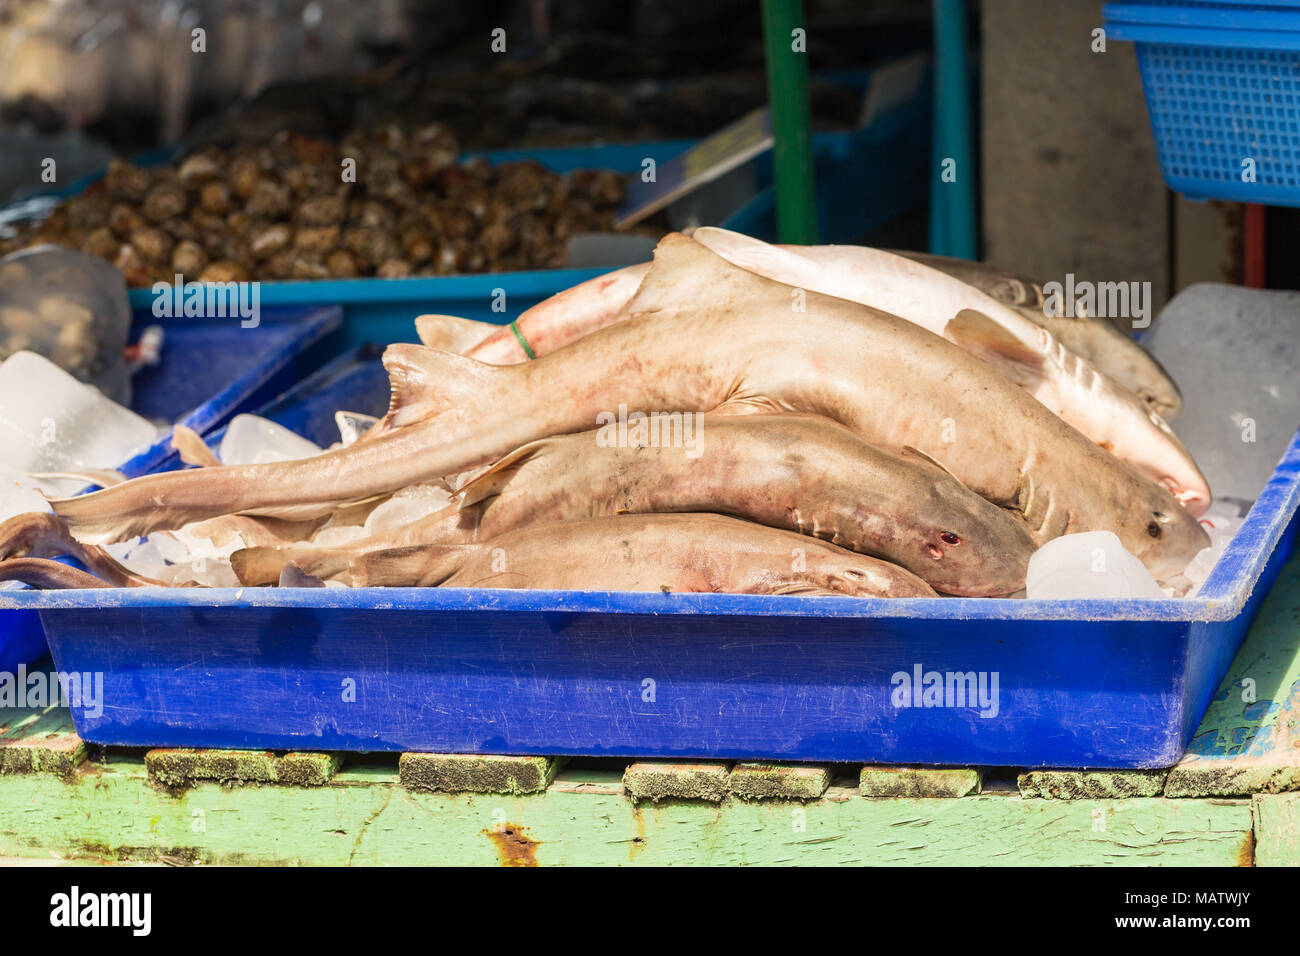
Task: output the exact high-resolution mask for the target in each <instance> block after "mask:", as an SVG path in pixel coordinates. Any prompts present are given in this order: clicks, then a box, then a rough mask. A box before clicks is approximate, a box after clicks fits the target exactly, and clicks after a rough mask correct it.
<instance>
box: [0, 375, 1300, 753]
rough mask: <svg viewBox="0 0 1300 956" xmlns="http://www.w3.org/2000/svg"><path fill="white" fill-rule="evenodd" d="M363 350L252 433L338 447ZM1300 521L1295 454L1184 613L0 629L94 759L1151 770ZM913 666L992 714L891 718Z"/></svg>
mask: <svg viewBox="0 0 1300 956" xmlns="http://www.w3.org/2000/svg"><path fill="white" fill-rule="evenodd" d="M375 354H376V353H375V352H374V351H368V352H367V351H360V352H357V353H354V354H352V355H349V356H345V357H344V358H342V359H339V360H338V361H336V362H335V363H333V364H332V365H330V366H328V367H327V368H325V369H323V370H322V371H321V372H319V373H318V374H316V375H314V376H313V377H312V378H311V379H309V380H308V381H306V382H304V383H303V385H302V386H301V387H300V388H298V389H296V390H295V391H294V392H293V393H291V394H289V395H287V396H285V397H284V398H283V399H281V400H280V401H277V402H275V403H273V404H272V405H271V406H270V407H268V408H267V409H266V410H265V413H266V414H267V415H268V416H269V417H271V418H273V419H275V420H277V421H279V422H281V423H282V424H286V425H289V426H290V427H294V428H296V429H298V430H299V431H300V432H302V433H303V434H305V435H307V437H310V438H313V439H314V440H316V441H317V442H327V441H332V440H333V437H334V431H333V422H332V415H333V411H334V409H336V408H340V407H344V408H349V409H352V410H356V411H363V412H364V411H367V410H371V411H379V410H381V409H382V408H383V407H384V405H385V404H386V389H385V376H384V373H383V370H382V367H381V366H380V365H379V363H378V362H377V361H376V360H375V358H374V356H375ZM367 402H369V403H371V404H370V406H369V408H367V407H366V403H367ZM215 441H216V438H215V436H214V438H213V439H212V442H213V443H215ZM1298 503H1300V435H1297V436H1296V439H1295V441H1294V442H1293V443H1292V445H1291V447H1290V449H1289V450H1288V451H1287V454H1286V456H1285V458H1284V459H1283V460H1282V462H1281V464H1280V465H1279V466H1278V468H1277V471H1276V473H1275V474H1274V475H1273V477H1272V479H1271V480H1270V481H1269V483H1268V485H1267V486H1266V487H1265V488H1264V489H1263V491H1262V492H1261V494H1260V496H1259V499H1258V500H1257V501H1256V503H1255V506H1254V507H1253V508H1252V509H1251V512H1250V514H1249V515H1248V516H1247V518H1246V521H1245V523H1244V525H1243V526H1242V529H1241V531H1240V532H1239V533H1238V535H1237V537H1236V538H1235V539H1234V541H1233V542H1232V544H1231V545H1230V546H1229V548H1228V550H1227V552H1226V553H1225V555H1224V557H1223V559H1222V560H1221V561H1220V562H1219V565H1218V566H1217V567H1216V568H1215V570H1214V572H1213V574H1212V575H1211V577H1210V579H1209V580H1208V581H1207V582H1206V586H1205V589H1204V592H1203V594H1202V596H1200V597H1197V598H1195V599H1191V600H1182V601H1177V600H1160V601H1014V600H979V599H963V598H942V599H939V598H929V599H904V600H881V599H853V598H836V597H818V598H810V597H794V596H782V597H766V596H752V595H730V594H659V593H649V594H642V593H629V592H577V591H505V590H472V589H459V588H457V589H451V588H435V589H410V588H391V589H383V588H357V589H351V590H345V589H327V590H323V589H265V588H245V589H224V590H204V589H149V590H119V589H115V590H108V591H99V592H93V591H82V592H19V593H11V594H3V595H0V607H17V608H24V609H39V611H40V614H41V618H42V620H43V622H44V624H45V628H46V631H47V632H48V634H49V638H50V647H51V650H52V651H53V654H54V660H55V664H56V666H57V668H58V669H59V670H60V671H61V672H72V671H76V672H82V673H86V672H89V673H92V674H94V673H100V674H102V675H103V680H104V684H103V697H102V701H101V703H102V712H99V708H98V707H97V706H95V704H94V703H93V702H92V703H91V705H90V706H88V707H87V706H83V707H76V706H74V707H73V708H72V714H73V718H74V720H75V722H76V726H77V731H78V733H79V734H80V735H81V736H82V737H83V738H84V739H86V740H89V741H94V742H97V743H103V744H116V745H125V746H176V747H233V748H267V749H312V750H357V751H401V750H417V751H432V752H438V753H449V752H454V753H515V754H589V755H617V756H644V757H689V758H718V759H780V760H812V761H846V762H858V761H865V762H887V763H935V764H945V763H946V764H954V763H955V764H972V763H974V764H986V765H1004V766H1005V765H1013V766H1062V767H1159V766H1168V765H1170V764H1173V763H1174V762H1176V761H1177V760H1178V759H1179V757H1180V756H1181V754H1182V752H1183V750H1184V748H1185V746H1186V745H1187V742H1188V741H1189V740H1190V738H1191V735H1192V734H1193V733H1194V731H1195V729H1196V726H1197V724H1198V723H1199V721H1200V719H1201V717H1202V715H1203V714H1204V712H1205V708H1206V707H1207V706H1208V704H1209V701H1210V698H1211V696H1212V695H1213V694H1214V693H1215V690H1216V688H1217V687H1218V685H1219V682H1220V681H1221V680H1222V679H1223V676H1224V674H1225V673H1226V671H1227V668H1228V665H1229V664H1230V663H1231V661H1232V658H1233V656H1234V655H1235V654H1236V651H1237V649H1238V648H1239V647H1240V645H1241V642H1242V640H1243V638H1244V637H1245V634H1246V630H1247V628H1248V627H1249V625H1250V622H1251V620H1252V619H1253V618H1254V616H1255V614H1256V612H1257V611H1258V609H1259V605H1260V603H1261V602H1262V600H1263V598H1264V596H1265V594H1266V593H1267V592H1268V590H1269V588H1270V586H1271V585H1272V583H1273V581H1274V579H1275V578H1276V576H1277V573H1278V570H1279V568H1280V567H1281V564H1282V562H1283V561H1284V560H1285V559H1286V557H1287V555H1288V554H1289V553H1290V551H1291V549H1292V546H1293V543H1294V537H1295V533H1296V522H1295V516H1296V510H1297V504H1298ZM917 666H920V667H921V668H922V669H923V671H927V672H928V671H939V672H941V673H942V672H962V673H965V672H970V671H975V672H986V673H989V674H992V673H997V674H998V675H999V701H998V707H997V712H996V713H994V714H990V715H989V716H980V714H979V713H978V712H977V710H975V709H972V708H970V707H958V708H950V707H939V708H928V707H908V708H899V707H896V706H895V704H894V701H893V696H894V693H895V691H896V686H895V675H896V674H899V673H906V674H911V673H913V672H914V668H915V667H917Z"/></svg>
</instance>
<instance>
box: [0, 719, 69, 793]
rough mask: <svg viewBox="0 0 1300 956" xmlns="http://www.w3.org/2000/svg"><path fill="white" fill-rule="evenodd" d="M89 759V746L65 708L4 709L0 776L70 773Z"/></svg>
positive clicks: (0, 735)
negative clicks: (87, 746)
mask: <svg viewBox="0 0 1300 956" xmlns="http://www.w3.org/2000/svg"><path fill="white" fill-rule="evenodd" d="M85 759H86V745H85V744H84V743H82V741H81V738H80V737H78V736H77V732H76V729H75V728H74V727H73V726H72V715H71V714H70V713H68V711H67V710H66V709H64V708H62V707H44V708H39V709H32V708H25V707H16V708H4V709H0V774H9V773H53V774H58V775H60V776H65V775H67V774H70V773H72V772H73V770H75V769H76V768H77V766H78V765H80V764H81V762H82V761H83V760H85Z"/></svg>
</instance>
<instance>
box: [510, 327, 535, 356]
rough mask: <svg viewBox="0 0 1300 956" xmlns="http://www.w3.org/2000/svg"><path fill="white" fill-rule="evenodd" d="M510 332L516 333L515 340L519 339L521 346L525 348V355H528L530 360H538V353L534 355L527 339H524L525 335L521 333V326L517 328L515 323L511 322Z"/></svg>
mask: <svg viewBox="0 0 1300 956" xmlns="http://www.w3.org/2000/svg"><path fill="white" fill-rule="evenodd" d="M510 331H511V332H513V333H515V338H517V339H518V340H519V344H520V345H522V346H523V348H524V354H525V355H527V356H528V357H529V358H530V359H535V358H537V355H536V353H534V352H533V350H532V348H531V347H529V345H528V340H527V339H525V338H524V334H523V333H522V332H520V331H519V326H517V325H516V324H515V323H513V322H511V323H510Z"/></svg>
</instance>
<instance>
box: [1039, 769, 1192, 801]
mask: <svg viewBox="0 0 1300 956" xmlns="http://www.w3.org/2000/svg"><path fill="white" fill-rule="evenodd" d="M1168 773H1169V771H1168V770H1027V771H1025V772H1024V773H1022V774H1020V775H1019V777H1017V778H1016V786H1017V787H1018V788H1019V789H1020V795H1021V796H1022V797H1046V798H1048V799H1052V800H1124V799H1129V798H1132V797H1158V796H1160V793H1161V790H1162V789H1163V787H1164V782H1165V777H1166V775H1168Z"/></svg>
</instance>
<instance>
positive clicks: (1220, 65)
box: [1102, 0, 1300, 206]
mask: <svg viewBox="0 0 1300 956" xmlns="http://www.w3.org/2000/svg"><path fill="white" fill-rule="evenodd" d="M1102 14H1103V17H1104V18H1105V24H1106V32H1107V34H1108V36H1110V37H1111V38H1112V39H1116V40H1129V41H1132V42H1133V43H1134V44H1135V45H1136V48H1137V58H1138V66H1139V68H1140V70H1141V72H1142V86H1143V89H1144V90H1145V92H1146V100H1147V111H1148V113H1149V114H1150V116H1151V129H1152V132H1153V133H1154V135H1155V141H1156V151H1157V152H1158V153H1159V156H1160V168H1161V172H1162V173H1163V175H1164V178H1165V182H1167V183H1168V184H1169V187H1170V188H1171V189H1175V190H1177V191H1179V192H1182V193H1185V194H1187V195H1188V196H1189V197H1191V198H1193V199H1228V200H1238V201H1242V202H1257V203H1274V204H1280V205H1289V206H1296V205H1300V122H1298V121H1297V113H1296V105H1297V103H1300V2H1297V0H1272V2H1268V3H1250V4H1247V3H1244V2H1236V0H1219V2H1215V3H1175V2H1163V3H1161V2H1146V3H1109V4H1106V6H1104V7H1103V8H1102ZM1247 158H1251V159H1253V160H1254V161H1255V181H1254V182H1243V181H1242V171H1243V167H1242V161H1243V160H1244V159H1247Z"/></svg>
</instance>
